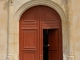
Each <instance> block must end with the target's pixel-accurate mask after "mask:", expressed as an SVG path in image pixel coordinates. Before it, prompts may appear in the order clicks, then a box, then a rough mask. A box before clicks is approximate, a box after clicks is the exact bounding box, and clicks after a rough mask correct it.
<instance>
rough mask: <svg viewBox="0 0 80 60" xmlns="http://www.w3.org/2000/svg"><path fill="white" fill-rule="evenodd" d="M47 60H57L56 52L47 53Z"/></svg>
mask: <svg viewBox="0 0 80 60" xmlns="http://www.w3.org/2000/svg"><path fill="white" fill-rule="evenodd" d="M49 60H59V57H58V51H49Z"/></svg>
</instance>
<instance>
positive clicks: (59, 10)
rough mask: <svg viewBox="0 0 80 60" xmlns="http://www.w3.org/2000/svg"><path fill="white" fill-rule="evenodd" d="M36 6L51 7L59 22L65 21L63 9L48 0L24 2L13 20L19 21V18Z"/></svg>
mask: <svg viewBox="0 0 80 60" xmlns="http://www.w3.org/2000/svg"><path fill="white" fill-rule="evenodd" d="M37 5H44V6H48V7H51V8H52V9H54V10H55V11H56V12H57V13H58V14H59V15H60V17H61V20H66V15H65V13H64V11H63V9H62V8H61V7H60V6H59V5H58V4H56V3H55V2H53V1H50V0H49V1H48V0H32V1H29V2H26V3H25V4H23V5H22V6H21V7H20V8H19V9H18V10H17V11H16V13H15V15H14V20H15V21H19V20H20V17H21V16H22V14H23V13H24V12H25V11H26V10H27V9H29V8H31V7H34V6H37Z"/></svg>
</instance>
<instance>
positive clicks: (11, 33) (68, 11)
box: [0, 0, 80, 60]
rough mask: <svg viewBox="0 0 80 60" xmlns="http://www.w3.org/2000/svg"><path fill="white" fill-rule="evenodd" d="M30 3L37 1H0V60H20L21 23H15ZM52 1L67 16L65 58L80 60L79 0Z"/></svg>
mask: <svg viewBox="0 0 80 60" xmlns="http://www.w3.org/2000/svg"><path fill="white" fill-rule="evenodd" d="M30 1H36V0H0V60H19V21H18V20H17V21H15V18H14V16H15V14H16V13H17V12H18V11H19V9H20V8H21V7H22V6H24V4H26V3H27V4H28V3H29V2H30ZM39 1H49V0H39ZM50 1H52V2H53V3H55V4H56V5H58V6H59V7H60V8H61V9H62V10H63V11H64V13H65V15H66V18H65V19H64V20H63V21H62V33H63V58H64V60H79V59H80V57H79V54H80V48H79V47H80V43H79V42H80V36H79V35H80V32H79V30H80V27H79V26H80V24H79V22H80V21H79V18H80V17H79V15H80V13H79V10H80V7H79V5H80V3H79V0H77V1H76V0H50ZM23 8H25V7H23ZM63 17H64V16H63Z"/></svg>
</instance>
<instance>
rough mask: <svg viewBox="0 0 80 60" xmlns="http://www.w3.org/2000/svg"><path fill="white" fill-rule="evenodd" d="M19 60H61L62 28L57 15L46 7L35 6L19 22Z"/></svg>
mask: <svg viewBox="0 0 80 60" xmlns="http://www.w3.org/2000/svg"><path fill="white" fill-rule="evenodd" d="M19 27H20V28H19V31H20V34H19V59H20V60H62V59H63V58H62V28H61V18H60V16H59V14H58V13H57V12H56V11H55V10H53V9H52V8H50V7H47V6H42V5H39V6H35V7H32V8H30V9H28V10H27V11H25V12H24V13H23V15H22V16H21V19H20V21H19Z"/></svg>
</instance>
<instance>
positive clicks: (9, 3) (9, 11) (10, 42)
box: [7, 0, 14, 60]
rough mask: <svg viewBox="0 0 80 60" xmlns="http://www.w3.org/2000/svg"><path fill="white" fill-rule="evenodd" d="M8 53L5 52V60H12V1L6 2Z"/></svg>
mask: <svg viewBox="0 0 80 60" xmlns="http://www.w3.org/2000/svg"><path fill="white" fill-rule="evenodd" d="M7 3H8V48H7V49H8V51H7V60H13V53H14V52H13V41H14V33H13V31H14V29H13V27H14V24H13V22H14V21H12V19H13V18H12V17H13V15H14V11H13V10H14V7H13V0H8V1H7Z"/></svg>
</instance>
